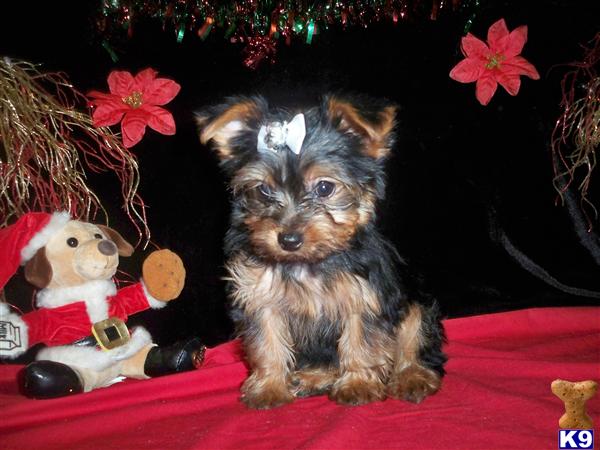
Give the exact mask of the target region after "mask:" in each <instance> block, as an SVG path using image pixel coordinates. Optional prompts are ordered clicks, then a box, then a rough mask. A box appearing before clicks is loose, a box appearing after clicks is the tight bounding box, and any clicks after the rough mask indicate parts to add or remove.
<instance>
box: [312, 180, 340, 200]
mask: <svg viewBox="0 0 600 450" xmlns="http://www.w3.org/2000/svg"><path fill="white" fill-rule="evenodd" d="M334 190H335V184H333V183H332V182H331V181H325V180H322V181H319V182H318V183H317V186H316V187H315V193H316V194H317V196H318V197H329V196H330V195H331V194H333V191H334Z"/></svg>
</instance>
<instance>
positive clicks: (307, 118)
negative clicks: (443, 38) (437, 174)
mask: <svg viewBox="0 0 600 450" xmlns="http://www.w3.org/2000/svg"><path fill="white" fill-rule="evenodd" d="M197 118H198V123H199V125H200V138H201V142H202V143H203V144H206V143H209V142H211V143H212V144H213V147H214V148H215V150H216V153H217V155H218V157H219V159H220V165H221V167H222V168H223V170H224V171H225V173H226V175H227V176H229V177H230V178H231V191H232V194H233V211H232V215H231V228H230V229H229V231H228V233H227V236H226V242H225V250H226V254H227V257H228V263H227V270H228V272H229V277H228V280H229V283H228V285H229V295H230V298H231V301H232V318H233V320H234V322H235V323H236V327H237V331H238V332H239V335H240V336H241V338H242V340H243V344H244V349H245V352H246V355H247V359H248V362H249V365H250V368H251V374H250V376H249V377H248V379H247V380H246V381H245V382H244V384H243V386H242V400H243V402H244V403H245V404H246V405H248V406H249V407H252V408H259V409H265V408H273V407H275V406H279V405H283V404H285V403H289V402H292V401H293V400H294V398H296V397H300V396H307V395H315V394H324V393H327V394H328V395H329V397H330V398H331V399H332V400H335V401H336V402H338V403H341V404H347V405H360V404H364V403H369V402H372V401H377V400H383V399H385V398H386V397H387V396H389V397H393V398H397V399H404V400H408V401H411V402H415V403H418V402H420V401H422V400H423V399H424V398H425V397H426V396H427V395H430V394H433V393H435V392H436V391H437V390H438V389H439V388H440V384H441V378H442V376H443V375H444V368H443V366H444V363H445V362H446V357H445V355H444V354H443V353H442V342H443V339H444V333H443V329H442V325H441V323H440V319H439V314H438V310H437V307H436V305H435V302H424V301H422V300H420V299H419V298H416V297H412V296H409V295H408V294H407V292H406V288H405V284H404V280H403V273H402V272H403V271H405V269H406V267H405V266H404V264H403V263H402V260H401V259H400V257H399V256H398V254H397V253H396V251H395V249H394V248H393V247H392V245H391V244H390V243H389V242H388V241H387V240H385V239H384V238H383V237H382V236H381V235H380V234H379V233H378V232H377V230H376V229H375V225H374V219H375V205H376V203H377V201H378V200H380V199H382V198H383V196H384V190H385V176H384V162H385V160H386V158H387V156H388V155H389V153H390V149H391V147H392V143H393V128H394V120H395V108H394V107H392V106H385V107H381V106H378V107H374V106H373V105H371V106H366V105H363V106H361V107H360V108H359V107H358V106H357V105H355V104H354V103H352V102H351V101H348V100H344V99H341V98H337V97H334V96H330V97H327V98H325V99H324V101H323V102H322V104H321V105H320V106H318V107H313V108H309V109H304V110H296V111H294V110H285V109H271V108H269V106H268V105H267V103H266V101H265V100H264V99H263V98H262V97H251V98H247V97H241V98H233V99H230V100H229V101H227V102H226V103H225V104H223V105H220V106H218V107H214V108H211V109H208V110H207V111H204V112H201V113H198V116H197Z"/></svg>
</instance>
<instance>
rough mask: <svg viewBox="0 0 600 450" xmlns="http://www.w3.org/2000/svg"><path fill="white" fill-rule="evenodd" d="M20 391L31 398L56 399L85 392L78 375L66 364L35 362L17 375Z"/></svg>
mask: <svg viewBox="0 0 600 450" xmlns="http://www.w3.org/2000/svg"><path fill="white" fill-rule="evenodd" d="M17 380H18V384H19V391H20V392H21V394H23V395H24V396H26V397H29V398H39V399H41V398H56V397H64V396H66V395H71V394H78V393H80V392H83V386H82V384H81V381H80V380H79V377H78V376H77V373H75V371H74V370H73V369H71V368H70V367H69V366H67V365H66V364H62V363H58V362H54V361H35V362H32V363H31V364H29V365H27V367H25V368H24V369H21V371H20V372H19V374H18V375H17Z"/></svg>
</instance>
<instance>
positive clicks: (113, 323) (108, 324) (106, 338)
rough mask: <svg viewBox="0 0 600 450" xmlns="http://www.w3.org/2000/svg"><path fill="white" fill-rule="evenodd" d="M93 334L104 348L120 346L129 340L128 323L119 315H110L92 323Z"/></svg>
mask: <svg viewBox="0 0 600 450" xmlns="http://www.w3.org/2000/svg"><path fill="white" fill-rule="evenodd" d="M92 334H93V335H94V337H95V338H96V342H98V345H99V346H100V347H101V348H102V349H103V350H110V349H113V348H116V347H120V346H121V345H123V344H126V343H127V342H128V341H129V330H128V329H127V325H125V322H123V321H122V320H121V319H119V318H118V317H109V318H108V319H105V320H101V321H100V322H96V323H95V324H94V325H92Z"/></svg>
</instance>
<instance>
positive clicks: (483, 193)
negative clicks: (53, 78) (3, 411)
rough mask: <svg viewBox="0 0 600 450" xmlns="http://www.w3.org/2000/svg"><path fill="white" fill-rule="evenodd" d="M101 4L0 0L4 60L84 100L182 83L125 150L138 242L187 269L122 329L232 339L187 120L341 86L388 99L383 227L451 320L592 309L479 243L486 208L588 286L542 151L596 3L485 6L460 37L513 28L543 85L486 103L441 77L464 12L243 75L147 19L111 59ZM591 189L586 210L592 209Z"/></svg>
mask: <svg viewBox="0 0 600 450" xmlns="http://www.w3.org/2000/svg"><path fill="white" fill-rule="evenodd" d="M97 5H98V2H96V1H85V2H84V1H81V2H72V1H53V2H35V1H20V2H12V1H11V2H10V3H9V2H4V4H3V7H2V12H1V14H2V21H1V22H2V27H0V28H1V30H0V33H1V34H0V36H1V38H0V55H7V56H11V57H13V58H19V59H25V60H28V61H31V62H36V63H42V64H43V66H42V68H43V70H45V69H47V70H62V71H65V72H66V73H67V74H68V75H69V78H70V79H71V81H72V82H73V84H74V85H75V86H76V87H77V88H78V89H79V90H81V91H83V92H86V91H88V90H89V89H98V90H101V91H106V90H107V86H106V76H107V75H108V73H109V72H110V71H111V70H113V69H122V70H129V71H132V72H136V71H138V70H140V69H143V68H145V67H153V68H155V69H157V70H158V71H159V72H160V74H161V75H162V76H165V77H169V78H173V79H175V80H177V81H178V82H179V83H180V84H181V86H182V90H181V93H180V94H179V95H178V96H177V97H176V98H175V100H174V101H173V102H171V103H170V104H169V105H167V108H168V109H169V110H171V111H172V112H173V114H174V116H175V120H176V123H177V134H176V135H175V136H171V137H167V136H162V135H159V134H157V133H155V132H153V131H151V130H149V131H148V132H147V134H146V136H145V137H144V139H143V140H142V142H141V143H140V144H138V145H137V146H136V147H134V150H135V152H136V153H137V155H138V157H139V162H140V172H141V175H142V184H141V186H140V194H141V195H142V196H143V198H144V200H145V202H146V203H147V205H148V211H147V212H148V217H149V225H150V227H151V229H152V232H153V235H152V240H153V242H155V243H156V244H158V245H159V246H161V247H169V248H171V249H173V250H174V251H176V252H178V253H179V254H180V255H181V256H182V258H183V260H184V263H185V265H186V267H187V270H188V278H187V282H186V287H185V289H184V292H183V294H182V296H181V297H180V299H178V300H177V301H176V302H173V303H172V304H170V305H169V306H168V307H167V308H166V309H163V310H161V311H148V312H144V313H141V314H138V315H137V316H136V317H135V318H134V319H132V322H133V323H143V324H144V325H145V326H147V328H149V330H150V331H151V333H152V334H153V335H154V337H155V339H156V340H157V341H158V342H160V343H170V342H172V341H174V340H176V339H180V338H183V337H187V336H191V335H199V336H201V337H202V338H203V339H205V341H206V342H207V343H209V344H211V345H212V344H215V343H217V342H220V341H223V340H225V339H228V338H229V337H230V336H231V332H232V327H231V324H230V322H229V320H228V319H227V316H226V313H225V310H226V307H225V303H226V302H225V296H224V289H223V282H222V281H221V277H222V276H223V274H224V271H223V254H222V248H221V242H222V240H223V236H224V233H225V230H226V227H227V222H228V196H227V192H226V185H225V180H224V178H223V177H222V175H221V174H220V173H219V171H218V169H217V164H216V159H215V157H214V155H212V154H211V153H210V152H209V151H208V150H207V149H205V148H203V147H202V146H201V145H200V144H199V143H198V139H197V134H196V130H195V126H194V121H193V111H194V110H196V109H198V108H201V107H202V106H203V105H206V104H211V103H215V102H218V101H219V100H220V99H222V98H223V97H224V96H227V95H231V94H252V93H262V94H265V95H267V96H268V98H270V99H271V100H272V101H273V102H287V103H293V102H310V101H312V100H314V99H315V98H317V97H318V95H319V94H321V93H323V92H328V91H332V90H333V91H338V90H347V91H354V92H360V93H366V94H370V95H372V96H379V97H387V98H388V99H390V100H392V101H394V102H396V103H397V104H398V105H400V107H401V110H400V115H399V127H398V133H399V140H398V145H397V147H396V148H395V150H394V156H393V158H392V159H391V160H390V161H389V175H390V177H389V185H388V197H387V199H386V201H385V202H384V203H383V204H382V205H381V214H380V217H379V221H380V226H381V228H382V230H383V232H384V234H386V235H387V236H388V237H389V238H390V239H391V240H392V241H393V242H394V243H395V244H396V245H397V246H398V248H399V249H400V251H401V253H402V254H403V255H405V256H406V258H407V259H408V260H409V261H410V263H411V264H412V265H413V267H414V268H416V269H417V270H418V271H419V272H420V273H422V274H423V276H424V278H425V280H426V282H427V285H428V286H429V289H430V290H431V291H432V292H433V293H434V294H435V295H436V296H437V297H438V299H439V301H440V303H441V305H442V308H443V310H444V313H445V314H446V315H447V316H449V317H455V316H461V315H469V314H477V313H484V312H494V311H501V310H508V309H517V308H523V307H530V306H550V305H582V304H593V303H594V302H596V301H595V300H591V299H588V298H584V297H578V296H571V295H567V294H564V293H562V292H560V291H557V290H555V289H554V288H552V287H550V286H548V285H547V284H545V283H543V282H541V281H539V280H538V279H536V278H534V277H533V276H531V275H530V274H529V273H527V272H525V271H524V270H523V269H522V268H520V267H519V266H518V265H517V264H516V263H515V261H514V260H513V259H511V258H510V257H509V256H508V255H507V254H506V252H505V251H504V250H503V249H502V248H500V247H498V246H497V245H496V244H494V243H493V242H492V240H491V239H490V236H489V233H488V222H487V217H488V213H487V211H488V208H489V206H493V207H494V208H495V209H496V210H497V220H498V222H499V223H500V224H501V225H502V226H503V228H504V229H505V230H506V232H507V233H508V235H510V237H511V239H512V240H513V242H515V243H516V244H517V245H518V246H519V247H520V248H521V249H522V250H524V251H525V252H526V253H527V254H528V255H529V256H530V257H532V258H533V259H534V260H535V261H537V262H538V263H540V264H542V265H543V266H544V267H545V268H546V269H547V270H548V271H549V272H550V273H552V274H553V275H555V276H556V277H557V278H559V279H560V280H561V281H563V282H565V283H567V284H571V285H576V286H579V287H586V288H590V289H594V288H595V289H600V282H599V281H598V276H597V274H598V270H599V268H598V266H596V265H595V264H594V262H593V260H592V259H591V258H590V257H589V256H588V254H587V253H586V252H585V251H584V250H583V248H582V247H581V246H580V245H579V243H578V240H577V237H576V235H575V233H574V231H573V228H572V225H571V223H570V221H569V218H568V215H567V213H566V210H565V209H564V208H563V207H561V206H556V205H555V201H556V192H555V191H554V189H553V187H552V177H553V173H552V164H551V155H550V151H549V146H548V142H549V136H550V131H551V129H552V127H553V124H554V122H555V120H556V118H557V117H558V114H559V102H560V98H561V92H560V80H561V78H562V75H563V74H564V72H565V70H566V69H565V68H564V67H554V66H556V65H559V64H562V63H567V62H571V61H573V60H578V59H580V58H581V57H582V50H581V46H580V45H581V44H584V43H586V42H587V41H589V40H590V39H591V38H592V37H593V36H594V34H595V33H596V32H597V31H599V29H600V27H599V24H600V22H599V19H598V18H599V17H600V2H597V1H591V0H590V1H563V0H548V1H529V0H528V1H522V0H512V1H508V0H507V1H495V0H491V1H485V0H482V1H481V6H480V7H479V8H478V10H477V15H476V17H475V20H474V23H473V26H472V28H471V32H473V33H474V34H476V35H477V36H479V37H482V38H483V37H485V35H486V32H487V28H488V26H489V25H490V24H492V23H493V22H495V21H496V20H497V19H499V18H501V17H504V18H505V19H506V21H507V24H508V26H509V28H510V29H513V28H515V27H516V26H518V25H521V24H527V25H528V26H529V41H528V43H527V44H526V46H525V48H524V52H523V56H525V57H526V58H527V59H528V60H529V61H531V62H532V63H533V64H534V65H535V66H536V67H537V69H538V71H539V72H540V75H541V80H540V81H532V80H529V79H523V83H522V87H521V91H520V92H519V94H518V96H516V97H510V96H509V95H508V94H507V93H506V92H504V91H503V90H502V89H501V88H499V90H498V92H497V93H496V95H495V97H494V98H493V100H492V101H491V103H490V104H489V105H488V106H487V107H482V106H480V105H479V104H478V103H477V101H476V100H475V96H474V85H473V84H470V85H462V84H459V83H457V82H454V81H452V80H451V79H450V78H449V77H448V72H449V71H450V69H451V68H452V67H453V65H454V64H456V63H457V62H458V61H459V60H460V59H462V56H461V54H460V48H459V42H460V37H461V36H462V32H463V28H464V26H465V20H466V17H465V16H464V15H460V14H455V15H445V16H444V15H442V16H441V17H440V18H439V19H438V20H437V21H430V20H423V19H421V20H414V21H411V20H409V21H406V22H404V23H400V24H398V25H396V26H393V25H392V24H382V25H373V26H371V27H369V28H368V29H366V30H364V29H359V30H357V29H351V30H347V31H341V30H336V29H331V30H329V31H328V32H326V33H322V34H319V35H317V36H316V37H315V40H314V42H313V44H312V45H306V44H304V43H302V42H297V43H294V44H292V45H291V46H290V47H286V46H285V45H284V44H283V43H281V44H280V45H279V51H278V54H277V62H276V64H274V65H268V64H265V65H263V66H261V67H259V69H258V70H257V71H251V70H248V69H246V68H245V67H244V66H243V65H242V63H241V61H242V57H241V55H240V47H238V46H235V45H232V44H230V43H228V42H226V41H225V40H224V39H223V38H222V36H220V35H218V34H214V35H211V37H210V38H209V39H208V40H207V41H204V42H202V41H200V40H199V39H198V38H197V37H195V36H194V35H193V34H188V36H186V38H185V39H184V40H183V42H182V43H180V44H178V43H177V42H176V40H175V36H174V34H173V33H169V32H163V31H162V28H161V23H159V22H152V21H142V22H140V23H139V24H137V26H136V27H135V30H134V31H135V32H134V33H133V36H132V38H131V39H126V40H122V41H121V42H120V43H119V45H118V47H119V49H120V51H121V53H120V59H119V61H118V62H117V63H113V62H112V61H111V59H110V57H109V55H108V53H107V52H106V51H105V50H104V49H103V48H102V47H101V46H100V45H99V44H98V42H97V40H96V39H95V36H94V33H93V26H92V24H93V14H94V12H95V10H96V8H97ZM597 176H598V175H596V177H597ZM593 179H594V178H593ZM91 182H92V183H93V186H94V188H95V189H96V191H97V192H98V193H99V195H100V196H101V199H102V200H103V201H104V203H105V204H107V206H108V207H109V210H110V212H111V216H112V217H111V224H112V225H113V226H114V227H115V228H118V229H119V230H120V231H121V232H122V233H123V234H124V235H125V236H126V237H128V238H130V239H132V240H135V238H136V234H135V231H134V230H133V229H132V227H131V226H130V225H129V224H128V223H127V221H126V220H124V217H123V214H122V212H121V211H120V210H119V208H118V195H119V194H118V186H117V185H116V179H114V177H113V176H111V175H110V174H105V175H103V176H100V177H92V179H91ZM595 182H596V184H597V183H600V180H595ZM593 189H595V191H594V190H592V200H596V201H600V198H599V197H598V195H597V194H598V190H597V188H593ZM596 227H598V223H597V222H596ZM144 254H145V252H144V251H143V250H142V249H138V250H137V252H136V255H134V257H132V258H130V259H129V260H127V261H125V260H123V262H122V267H123V268H124V269H125V270H126V271H128V272H129V273H131V274H133V275H137V274H139V270H140V267H141V261H142V259H143V256H144ZM7 297H8V299H9V300H10V301H11V302H13V303H16V304H20V305H21V307H22V308H24V309H27V308H28V307H29V304H30V299H31V288H29V287H28V286H26V285H25V283H24V282H23V280H22V278H21V277H19V276H17V277H15V278H14V279H13V280H12V281H11V283H10V284H9V286H8V287H7Z"/></svg>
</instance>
